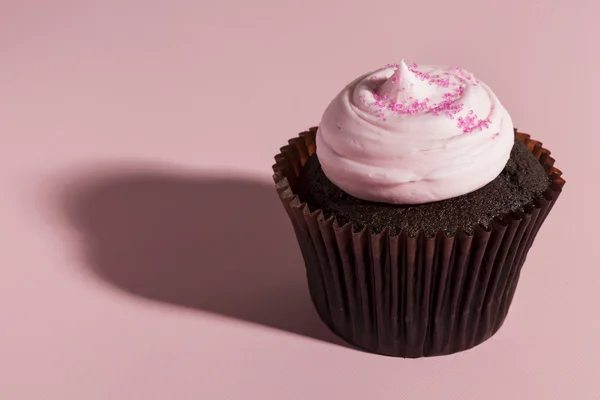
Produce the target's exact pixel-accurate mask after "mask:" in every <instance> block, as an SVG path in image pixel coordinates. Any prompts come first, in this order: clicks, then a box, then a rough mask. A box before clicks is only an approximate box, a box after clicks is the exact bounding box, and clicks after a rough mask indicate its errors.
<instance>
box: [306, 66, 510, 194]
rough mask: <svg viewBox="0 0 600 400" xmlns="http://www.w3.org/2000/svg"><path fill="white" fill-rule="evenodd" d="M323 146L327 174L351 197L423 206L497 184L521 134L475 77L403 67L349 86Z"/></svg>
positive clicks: (326, 127) (327, 122) (325, 127)
mask: <svg viewBox="0 0 600 400" xmlns="http://www.w3.org/2000/svg"><path fill="white" fill-rule="evenodd" d="M316 140H317V150H316V151H317V155H318V157H319V160H320V162H321V165H322V168H323V172H324V173H325V175H327V177H328V178H329V179H330V180H331V181H332V182H333V183H334V184H335V185H337V186H338V187H339V188H341V189H342V190H344V191H345V192H346V193H349V194H351V195H352V196H354V197H357V198H360V199H363V200H368V201H376V202H384V203H392V204H421V203H427V202H432V201H439V200H444V199H448V198H451V197H456V196H459V195H463V194H466V193H469V192H472V191H474V190H477V189H479V188H481V187H482V186H485V185H486V184H487V183H489V182H490V181H492V180H493V179H494V178H496V177H497V176H498V175H499V174H500V172H501V171H502V169H503V168H504V166H505V165H506V162H507V161H508V158H509V156H510V151H511V148H512V146H513V144H514V132H513V124H512V120H511V118H510V115H509V114H508V112H507V111H506V110H505V109H504V107H503V106H502V104H500V102H499V100H498V98H497V97H496V95H495V94H494V93H493V92H492V91H491V90H490V88H489V87H488V86H486V85H485V84H484V83H482V82H480V81H477V80H476V79H475V78H474V76H473V75H472V74H471V73H469V72H467V71H465V70H462V69H460V68H436V67H431V66H421V67H417V66H416V65H414V64H413V65H412V66H411V67H409V66H408V65H406V63H404V61H403V62H402V63H400V64H399V65H389V66H387V67H386V68H383V69H380V70H377V71H374V72H371V73H369V74H366V75H364V76H361V77H360V78H358V79H356V80H355V81H354V82H352V83H350V84H349V85H348V86H346V87H345V88H344V90H342V92H341V93H340V94H339V95H338V96H337V97H336V98H335V99H334V100H333V101H332V102H331V104H330V105H329V106H328V108H327V109H326V110H325V113H324V115H323V118H322V120H321V124H320V125H319V130H318V132H317V139H316Z"/></svg>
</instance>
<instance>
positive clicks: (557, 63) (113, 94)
mask: <svg viewBox="0 0 600 400" xmlns="http://www.w3.org/2000/svg"><path fill="white" fill-rule="evenodd" d="M500 3H502V4H501V5H500ZM599 13H600V6H598V2H595V1H592V0H590V1H587V2H586V1H584V0H579V1H567V0H563V1H560V0H547V1H529V0H528V1H524V0H514V1H504V2H496V1H474V0H473V1H466V0H457V1H452V2H446V1H443V2H442V1H434V2H417V1H413V2H401V1H381V2H358V1H352V2H348V1H316V0H310V1H309V0H304V1H302V2H300V1H276V0H255V1H252V2H242V1H238V2H235V3H232V2H224V1H206V0H205V1H191V0H188V1H183V0H180V1H167V0H163V1H156V0H153V1H141V0H133V1H127V2H123V1H120V2H118V1H102V2H100V1H91V0H85V1H66V0H56V1H52V2H48V1H41V0H38V1H27V2H26V1H13V2H10V1H8V0H4V1H1V2H0V60H1V61H0V141H1V142H0V164H1V166H2V168H0V193H2V195H1V196H0V240H1V243H2V244H3V246H2V251H0V315H1V316H2V320H1V326H0V398H1V399H3V400H4V399H7V400H13V399H15V400H33V399H46V400H54V399H56V400H58V399H60V400H63V399H86V400H106V399H144V400H154V399H166V398H174V399H179V400H186V399H195V400H197V399H211V400H213V399H214V400H220V399H261V400H265V399H267V400H268V399H288V400H295V399H298V400H313V399H315V400H316V399H344V400H362V399H411V400H422V399H435V400H438V399H444V400H446V399H460V400H469V399H478V400H479V399H487V400H495V399H515V400H517V399H527V400H529V399H544V400H552V399H577V400H578V399H599V398H600V384H599V383H598V379H597V378H598V375H599V373H600V371H599V370H600V367H599V365H600V340H599V339H598V337H599V335H600V320H599V318H598V317H597V316H598V312H597V310H596V307H597V305H598V303H599V302H600V291H599V290H598V280H599V279H600V273H599V272H598V267H599V264H600V263H599V262H598V260H597V249H594V248H593V245H594V239H595V238H594V233H595V231H594V230H593V229H594V227H595V226H597V225H598V224H599V223H600V219H599V217H598V212H597V200H596V198H595V196H598V195H600V188H599V186H598V180H597V178H595V177H594V176H593V175H592V174H593V172H592V171H593V170H592V168H593V163H594V161H592V160H593V159H594V158H595V157H596V156H597V151H598V150H597V149H598V146H599V145H600V140H599V139H598V134H597V131H598V129H597V127H596V126H597V124H598V122H597V116H598V109H597V108H598V93H600V82H599V81H598V79H597V70H598V67H599V64H600V58H599V57H598V52H597V51H596V50H595V49H594V46H595V44H594V42H595V41H596V39H597V38H598V37H599V36H600V28H599V26H600V25H599V24H598V21H597V19H598V18H597V17H598V14H599ZM590 41H591V42H592V44H589V45H588V44H587V43H588V42H590ZM402 57H404V58H405V59H407V60H411V61H417V62H422V63H431V64H440V65H453V64H459V65H462V66H464V67H465V68H467V69H469V70H471V71H472V72H473V73H474V74H475V75H476V76H478V77H480V78H481V79H482V80H483V81H484V82H486V83H488V84H489V85H490V86H491V87H492V88H493V89H494V91H495V92H496V93H497V94H498V96H499V97H500V98H501V99H502V102H503V104H504V105H505V106H506V107H507V109H508V110H510V112H511V115H512V117H513V120H514V122H515V125H516V126H517V127H519V128H520V129H521V130H523V131H525V132H529V133H532V134H534V136H535V138H537V139H540V140H542V141H543V142H544V143H545V144H546V145H547V146H548V147H549V148H550V149H551V150H553V153H554V155H555V157H556V159H557V160H558V161H557V166H558V167H559V168H560V169H562V170H563V171H565V177H566V179H567V186H566V191H565V192H564V194H563V195H562V196H561V198H560V200H559V202H558V204H557V206H556V208H555V209H554V211H553V213H552V215H551V216H550V218H549V219H548V221H547V223H546V225H545V227H544V228H543V229H542V231H541V233H540V235H539V237H538V239H537V242H536V243H535V244H534V246H533V248H532V250H531V252H530V254H529V258H528V260H527V263H526V265H525V268H524V270H523V273H522V277H521V283H520V285H519V288H518V290H517V294H516V297H515V300H514V303H513V307H512V310H511V313H510V315H509V317H508V319H507V322H506V323H505V325H504V327H503V328H502V329H501V330H500V332H499V333H498V334H497V335H496V336H495V337H494V338H492V339H491V340H490V341H488V342H486V343H485V344H483V345H481V346H480V347H478V348H476V349H474V350H472V351H469V352H466V353H462V354H457V355H453V356H449V357H443V358H434V359H421V360H402V359H393V358H386V357H380V356H375V355H370V354H365V353H361V352H358V351H355V350H352V349H349V348H347V347H345V346H343V345H341V344H340V342H339V341H338V340H336V339H335V338H334V337H333V335H332V334H330V333H328V331H327V329H326V328H324V327H323V325H322V324H321V323H320V322H319V321H318V319H317V316H316V314H315V312H314V311H313V309H312V306H311V304H310V301H309V298H308V293H307V289H306V286H305V282H304V271H303V266H302V260H301V256H300V252H299V250H298V249H297V247H296V243H295V240H294V238H293V233H292V229H291V226H290V224H289V223H288V221H287V220H286V218H287V217H286V215H285V213H284V211H283V209H282V207H281V206H280V204H279V203H278V200H277V197H276V195H275V193H274V191H273V190H272V188H271V183H270V165H271V160H272V157H273V155H274V154H275V153H276V151H277V149H278V148H279V146H281V145H282V144H283V143H284V142H285V141H286V140H287V138H289V137H291V136H294V135H296V133H297V132H299V131H300V130H302V129H304V128H306V127H308V126H311V125H313V124H315V123H316V122H317V121H318V120H319V119H320V117H321V113H322V111H323V110H324V108H325V107H326V105H327V104H328V102H329V101H330V100H331V98H332V97H333V96H335V95H336V94H337V93H338V92H339V90H340V89H341V88H342V87H343V85H345V84H346V83H347V82H349V81H350V80H351V79H353V78H354V77H356V76H358V75H360V74H361V73H364V72H367V71H369V70H371V69H374V68H377V67H379V66H381V65H385V64H387V63H391V62H397V61H398V59H400V58H402ZM242 198H245V199H247V202H246V203H241V202H240V199H242ZM247 207H252V211H251V212H250V211H248V210H249V209H248V208H247ZM248 237H249V238H250V239H247V240H242V238H248ZM232 244H235V245H232ZM594 250H596V251H594Z"/></svg>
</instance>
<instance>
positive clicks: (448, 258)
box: [273, 128, 565, 358]
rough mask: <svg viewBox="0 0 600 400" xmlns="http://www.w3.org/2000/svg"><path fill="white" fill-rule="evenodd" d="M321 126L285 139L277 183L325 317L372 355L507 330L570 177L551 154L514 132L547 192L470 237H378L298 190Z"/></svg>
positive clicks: (410, 353) (471, 342)
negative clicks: (535, 249)
mask: <svg viewBox="0 0 600 400" xmlns="http://www.w3.org/2000/svg"><path fill="white" fill-rule="evenodd" d="M316 132H317V128H311V129H310V130H308V131H306V132H303V133H301V134H300V135H299V137H297V138H295V139H292V140H290V141H289V144H288V145H287V146H284V147H283V148H281V152H280V153H279V154H278V155H277V156H276V157H275V161H276V164H275V165H274V166H273V171H274V175H273V178H274V180H275V186H276V189H277V192H278V193H279V197H280V199H281V202H282V203H283V206H284V207H285V210H286V211H287V214H288V216H289V218H290V220H291V222H292V225H293V227H294V232H295V234H296V237H297V239H298V243H299V245H300V249H301V252H302V255H303V258H304V262H305V265H306V272H307V280H308V286H309V290H310V296H311V298H312V301H313V303H314V305H315V307H316V309H317V312H318V314H319V316H320V318H321V319H322V320H323V322H324V323H325V324H327V326H328V327H329V328H330V329H331V330H332V331H333V332H334V333H335V334H336V335H338V336H340V337H341V338H342V339H344V340H345V341H347V342H348V343H350V344H352V345H354V346H356V347H358V348H361V349H363V350H365V351H368V352H373V353H378V354H385V355H389V356H397V357H410V358H415V357H429V356H437V355H444V354H450V353H455V352H459V351H463V350H467V349H469V348H472V347H474V346H476V345H478V344H480V343H482V342H484V341H485V340H487V339H488V338H490V337H491V336H492V335H493V334H494V333H496V331H498V329H499V328H500V327H501V326H502V323H503V322H504V320H505V318H506V315H507V313H508V310H509V308H510V304H511V301H512V299H513V296H514V294H515V290H516V288H517V283H518V280H519V275H520V272H521V268H522V266H523V263H524V261H525V258H526V257H527V252H528V251H529V248H530V247H531V245H532V243H533V240H534V238H535V236H536V235H537V233H538V230H539V229H540V227H541V225H542V223H543V222H544V220H545V219H546V217H547V216H548V213H549V212H550V210H551V209H552V207H553V206H554V204H555V202H556V200H557V198H558V196H559V194H560V192H561V190H562V187H563V185H564V183H565V181H564V179H562V178H561V172H560V171H559V170H558V169H556V168H554V166H553V164H554V159H553V158H552V157H550V151H548V150H546V149H545V148H543V147H542V144H541V143H540V142H538V141H535V140H532V139H531V138H530V136H529V135H527V134H523V133H519V132H517V131H516V130H515V135H516V137H517V138H518V139H519V140H521V141H523V142H524V143H525V144H526V145H527V147H528V148H529V150H530V151H531V152H532V153H533V154H534V156H535V157H536V158H537V159H538V160H539V161H540V163H541V164H542V165H543V166H544V168H545V169H546V171H547V173H548V176H549V178H550V187H549V189H548V190H547V191H546V192H545V193H544V194H543V196H540V198H538V199H535V200H534V201H532V202H531V203H530V204H528V205H526V206H525V207H524V211H523V212H513V213H510V214H507V215H504V216H501V217H499V218H496V219H495V220H494V221H493V222H492V223H491V225H490V226H489V227H488V228H485V227H483V226H478V227H476V228H475V229H474V231H473V233H472V234H467V233H465V232H458V233H456V234H455V235H453V236H448V235H446V234H444V233H442V232H439V233H438V234H437V235H435V236H428V235H425V234H424V233H419V234H417V235H416V236H408V235H407V234H406V233H405V232H401V233H400V234H398V235H396V236H392V235H390V234H389V233H388V232H387V231H384V232H382V233H379V234H372V233H371V229H370V227H369V226H366V227H365V228H364V229H362V230H361V231H356V230H354V229H353V226H352V225H351V223H348V224H346V225H344V226H338V224H337V221H336V220H335V218H334V217H333V216H332V217H330V218H328V219H326V218H325V217H324V214H323V212H322V211H321V210H314V211H313V212H311V211H310V209H309V207H308V205H307V204H306V203H304V202H302V201H301V200H300V198H299V197H298V196H297V195H296V192H295V190H294V189H295V187H296V182H297V178H298V176H299V174H300V173H301V171H302V168H303V166H304V164H305V163H306V161H307V159H308V157H309V156H310V155H311V154H312V153H314V151H315V136H316Z"/></svg>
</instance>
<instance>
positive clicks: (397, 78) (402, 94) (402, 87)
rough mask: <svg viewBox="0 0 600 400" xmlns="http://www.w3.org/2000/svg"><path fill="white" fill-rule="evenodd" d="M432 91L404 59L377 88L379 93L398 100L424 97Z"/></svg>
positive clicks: (384, 96)
mask: <svg viewBox="0 0 600 400" xmlns="http://www.w3.org/2000/svg"><path fill="white" fill-rule="evenodd" d="M429 92H432V90H431V86H430V85H428V84H427V82H425V81H422V80H420V79H419V78H418V77H417V75H416V74H415V73H414V72H413V71H411V70H410V69H409V67H408V65H406V63H405V62H404V60H402V62H401V63H400V64H399V65H398V67H396V70H395V71H394V73H393V74H392V76H391V77H389V78H388V79H387V80H386V81H385V82H383V84H382V85H381V86H380V87H379V88H378V89H377V94H378V95H379V96H381V97H383V98H390V99H394V100H395V101H396V102H398V101H401V100H403V99H407V98H409V97H410V98H415V99H417V98H423V99H425V98H426V97H427V94H428V93H429Z"/></svg>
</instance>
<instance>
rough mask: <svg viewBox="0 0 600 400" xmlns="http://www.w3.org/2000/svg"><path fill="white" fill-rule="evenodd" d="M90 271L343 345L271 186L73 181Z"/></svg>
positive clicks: (136, 174)
mask: <svg viewBox="0 0 600 400" xmlns="http://www.w3.org/2000/svg"><path fill="white" fill-rule="evenodd" d="M61 206H62V208H63V211H64V214H65V215H66V216H67V218H68V220H69V222H70V224H72V225H73V226H75V227H76V229H77V230H78V231H79V232H80V233H81V235H82V240H83V243H82V245H83V249H84V251H85V261H86V262H85V263H84V265H85V266H86V268H89V269H90V270H91V271H92V272H93V274H94V276H96V277H98V278H100V279H101V280H102V281H104V282H106V283H108V284H110V285H113V286H115V287H117V288H119V289H121V290H123V291H125V292H128V293H130V294H133V295H135V296H140V297H143V298H147V299H151V300H155V301H160V302H164V303H170V304H175V305H179V306H183V307H188V308H192V309H197V310H201V311H205V312H210V313H214V314H218V315H222V316H226V317H231V318H235V319H239V320H243V321H247V322H251V323H255V324H260V325H263V326H267V327H271V328H276V329H280V330H284V331H288V332H292V333H295V334H299V335H302V336H306V337H310V338H314V339H317V340H321V341H326V342H330V343H336V344H342V342H341V340H340V339H337V338H336V337H335V336H334V335H333V334H332V333H331V332H330V331H329V330H328V329H327V328H326V327H325V325H323V324H322V323H321V322H320V320H319V318H318V316H317V314H316V311H315V310H314V308H313V305H312V303H311V300H310V297H309V293H308V288H307V285H306V275H305V268H304V265H303V262H302V256H301V254H300V251H299V250H298V245H297V242H296V239H295V238H294V234H293V230H292V228H291V226H289V222H288V220H287V216H286V215H285V212H284V211H283V208H282V207H281V205H280V204H279V199H278V198H277V194H276V192H275V189H274V187H273V186H272V185H270V184H267V183H263V182H259V181H253V180H249V179H242V178H210V177H202V176H188V175H177V174H172V173H163V172H156V171H149V170H148V171H144V170H135V171H133V170H131V171H123V170H120V171H115V172H113V173H106V172H104V173H102V174H100V175H98V174H92V175H89V176H87V177H85V178H84V179H79V180H77V182H75V183H73V184H72V185H68V186H67V188H66V189H65V190H64V192H63V193H62V196H61Z"/></svg>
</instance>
